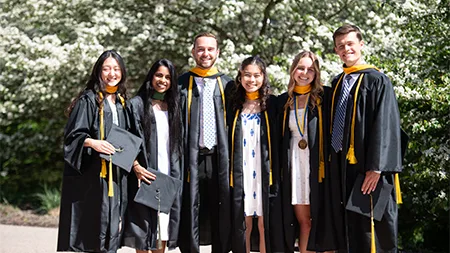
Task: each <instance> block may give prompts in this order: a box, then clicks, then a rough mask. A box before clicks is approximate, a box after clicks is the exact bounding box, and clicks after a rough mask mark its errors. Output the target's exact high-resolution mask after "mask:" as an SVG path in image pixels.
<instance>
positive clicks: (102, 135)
mask: <svg viewBox="0 0 450 253" xmlns="http://www.w3.org/2000/svg"><path fill="white" fill-rule="evenodd" d="M98 96H99V97H100V100H101V101H103V93H102V92H98ZM117 97H119V100H120V103H121V104H122V106H123V108H125V99H124V98H123V97H122V96H121V95H120V93H117ZM99 110H100V112H99V114H100V140H104V139H105V126H104V125H105V124H104V122H103V116H104V115H103V103H100V108H99ZM108 174H109V178H108V197H113V196H114V189H113V184H112V181H113V178H112V177H113V175H112V174H113V173H112V159H111V160H110V161H109V171H108ZM100 177H101V178H106V161H105V159H103V158H102V170H101V171H100Z"/></svg>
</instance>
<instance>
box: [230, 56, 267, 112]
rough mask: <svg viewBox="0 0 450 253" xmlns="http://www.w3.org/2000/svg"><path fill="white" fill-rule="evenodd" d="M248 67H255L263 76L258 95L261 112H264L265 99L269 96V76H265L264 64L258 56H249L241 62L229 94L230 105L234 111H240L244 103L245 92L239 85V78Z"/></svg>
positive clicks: (265, 106)
mask: <svg viewBox="0 0 450 253" xmlns="http://www.w3.org/2000/svg"><path fill="white" fill-rule="evenodd" d="M248 65H256V66H258V67H259V69H260V70H261V73H262V74H263V76H264V80H263V84H262V86H261V88H259V90H258V93H259V97H260V99H261V104H260V107H261V111H264V110H266V108H267V99H268V98H269V96H270V84H269V76H268V75H267V71H266V63H264V61H263V60H262V59H261V58H259V56H251V57H248V58H247V59H245V60H244V61H242V63H241V66H240V67H239V71H238V74H237V76H236V79H235V86H234V88H233V92H232V93H231V94H232V95H231V99H230V100H231V104H232V105H233V107H234V109H235V110H237V109H242V105H243V104H244V102H245V94H246V91H245V89H244V87H243V86H242V83H241V76H242V72H243V71H244V69H245V68H246V67H247V66H248Z"/></svg>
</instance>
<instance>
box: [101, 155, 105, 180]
mask: <svg viewBox="0 0 450 253" xmlns="http://www.w3.org/2000/svg"><path fill="white" fill-rule="evenodd" d="M100 177H101V178H106V161H105V159H103V158H102V170H101V171H100Z"/></svg>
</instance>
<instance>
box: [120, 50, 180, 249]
mask: <svg viewBox="0 0 450 253" xmlns="http://www.w3.org/2000/svg"><path fill="white" fill-rule="evenodd" d="M128 109H129V111H130V121H131V126H132V127H131V131H132V132H133V133H135V134H136V135H138V136H140V137H141V138H142V139H143V140H144V144H143V148H142V149H143V150H142V152H141V153H140V154H139V155H138V158H137V159H136V161H135V162H134V164H133V170H134V174H133V176H131V178H132V179H131V180H130V183H129V197H130V199H133V198H134V196H135V194H136V192H137V189H138V187H139V186H140V183H141V180H142V181H145V182H146V183H150V182H151V180H158V178H156V179H155V175H154V174H153V173H151V172H150V171H148V170H147V168H153V169H157V170H159V171H160V172H162V173H164V174H166V175H170V176H172V177H175V178H178V179H181V178H182V175H181V170H180V168H181V167H180V164H181V163H180V162H181V154H182V152H181V132H182V129H181V118H180V105H179V94H178V87H177V76H176V72H175V67H174V66H173V64H172V63H171V62H170V61H169V60H166V59H161V60H158V61H156V62H155V63H154V64H153V66H152V67H151V69H150V71H149V72H148V74H147V78H146V79H145V81H144V83H143V85H142V86H141V87H140V89H139V91H138V93H137V95H136V97H134V98H132V99H131V100H130V103H129V106H128ZM175 194H177V193H175ZM180 204H181V194H179V193H178V194H177V196H176V198H175V203H174V204H173V206H172V208H171V210H170V213H169V214H165V213H162V212H161V213H160V214H159V217H158V214H157V212H156V210H153V209H151V208H149V207H146V206H144V205H141V204H139V203H136V202H134V201H129V204H128V215H127V218H128V219H127V221H126V226H125V237H124V245H125V246H128V247H132V248H135V249H136V252H138V253H142V252H150V251H151V252H158V253H163V252H164V251H165V248H166V246H167V247H168V248H169V249H174V248H176V247H177V239H178V228H179V222H178V221H179V219H180V206H181V205H180ZM158 223H159V224H158ZM159 228H160V229H161V231H158V229H159ZM157 242H162V243H161V245H158V243H157Z"/></svg>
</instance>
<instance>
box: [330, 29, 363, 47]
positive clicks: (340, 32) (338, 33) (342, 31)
mask: <svg viewBox="0 0 450 253" xmlns="http://www.w3.org/2000/svg"><path fill="white" fill-rule="evenodd" d="M351 32H355V33H356V37H357V38H358V40H360V41H361V40H362V33H361V30H360V29H359V27H357V26H356V25H351V24H344V25H343V26H341V27H339V28H338V29H337V30H336V31H334V33H333V43H334V46H336V38H337V37H338V36H341V35H345V34H349V33H351Z"/></svg>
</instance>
